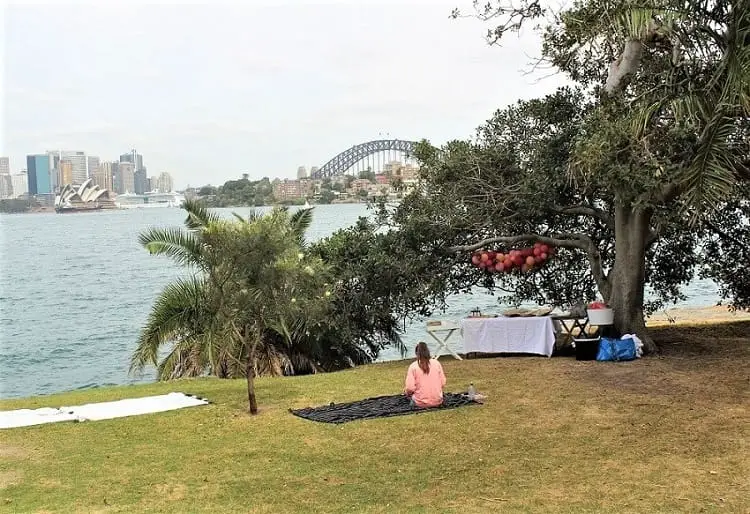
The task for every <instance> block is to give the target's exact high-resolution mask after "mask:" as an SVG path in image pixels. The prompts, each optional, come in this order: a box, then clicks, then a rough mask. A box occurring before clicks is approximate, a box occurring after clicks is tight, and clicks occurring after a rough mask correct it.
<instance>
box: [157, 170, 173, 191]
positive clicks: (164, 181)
mask: <svg viewBox="0 0 750 514" xmlns="http://www.w3.org/2000/svg"><path fill="white" fill-rule="evenodd" d="M155 189H156V190H157V191H159V192H160V193H171V192H172V191H174V183H173V181H172V175H170V174H169V173H167V172H166V171H165V172H162V173H160V174H159V178H157V179H156V187H155Z"/></svg>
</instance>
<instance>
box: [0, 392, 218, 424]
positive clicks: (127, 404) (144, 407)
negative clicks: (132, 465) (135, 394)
mask: <svg viewBox="0 0 750 514" xmlns="http://www.w3.org/2000/svg"><path fill="white" fill-rule="evenodd" d="M208 403H209V402H208V400H204V399H202V398H196V397H194V396H189V395H186V394H184V393H169V394H162V395H158V396H146V397H143V398H128V399H126V400H117V401H113V402H100V403H88V404H86V405H78V406H74V407H60V408H59V409H52V408H49V407H44V408H41V409H34V410H30V409H19V410H12V411H0V428H15V427H26V426H31V425H41V424H44V423H56V422H58V421H98V420H102V419H113V418H124V417H126V416H137V415H139V414H150V413H153V412H165V411H170V410H176V409H182V408H185V407H194V406H197V405H206V404H208Z"/></svg>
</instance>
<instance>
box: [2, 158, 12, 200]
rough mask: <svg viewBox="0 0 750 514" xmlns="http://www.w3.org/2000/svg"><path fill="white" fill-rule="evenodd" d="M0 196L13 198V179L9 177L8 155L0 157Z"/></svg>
mask: <svg viewBox="0 0 750 514" xmlns="http://www.w3.org/2000/svg"><path fill="white" fill-rule="evenodd" d="M0 198H13V181H12V180H11V178H10V159H9V158H8V157H0Z"/></svg>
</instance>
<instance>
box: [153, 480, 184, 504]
mask: <svg viewBox="0 0 750 514" xmlns="http://www.w3.org/2000/svg"><path fill="white" fill-rule="evenodd" d="M155 489H156V493H157V494H158V495H159V497H160V498H162V499H164V500H167V501H171V502H174V501H180V500H182V499H184V498H185V495H186V494H187V490H188V489H187V486H186V485H185V484H157V485H156V486H155Z"/></svg>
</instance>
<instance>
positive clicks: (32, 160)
mask: <svg viewBox="0 0 750 514" xmlns="http://www.w3.org/2000/svg"><path fill="white" fill-rule="evenodd" d="M26 169H27V170H28V172H27V173H28V180H29V194H32V195H48V194H50V193H52V192H53V191H52V181H51V180H50V178H51V177H50V157H49V155H46V154H42V155H27V156H26Z"/></svg>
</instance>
